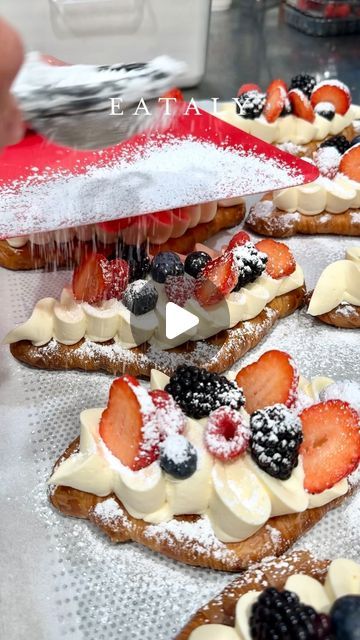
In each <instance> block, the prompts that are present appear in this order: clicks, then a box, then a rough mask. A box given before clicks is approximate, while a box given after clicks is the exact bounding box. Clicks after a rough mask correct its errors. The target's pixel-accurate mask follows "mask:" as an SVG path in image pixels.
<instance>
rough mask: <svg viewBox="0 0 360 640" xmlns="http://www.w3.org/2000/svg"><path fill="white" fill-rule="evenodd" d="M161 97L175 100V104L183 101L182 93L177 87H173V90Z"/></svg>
mask: <svg viewBox="0 0 360 640" xmlns="http://www.w3.org/2000/svg"><path fill="white" fill-rule="evenodd" d="M161 97H162V98H176V101H177V102H183V101H184V95H183V92H182V91H181V89H179V88H178V87H173V89H169V91H167V92H166V93H164V94H163V95H162V96H161Z"/></svg>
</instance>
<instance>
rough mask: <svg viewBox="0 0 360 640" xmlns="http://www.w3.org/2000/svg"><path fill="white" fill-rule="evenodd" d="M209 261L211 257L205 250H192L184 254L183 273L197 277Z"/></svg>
mask: <svg viewBox="0 0 360 640" xmlns="http://www.w3.org/2000/svg"><path fill="white" fill-rule="evenodd" d="M210 261H211V258H210V256H209V254H208V253H206V251H193V252H192V253H189V255H187V256H186V259H185V263H184V269H185V273H188V274H189V275H190V276H193V278H197V277H198V275H199V274H200V273H201V271H202V270H203V268H204V267H205V265H206V264H207V263H208V262H210Z"/></svg>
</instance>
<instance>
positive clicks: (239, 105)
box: [236, 90, 266, 120]
mask: <svg viewBox="0 0 360 640" xmlns="http://www.w3.org/2000/svg"><path fill="white" fill-rule="evenodd" d="M265 99H266V98H265V94H264V93H260V92H259V91H257V90H256V91H246V92H245V93H241V94H240V95H239V96H238V97H237V98H236V113H237V114H238V115H239V116H242V117H243V118H247V119H249V120H254V119H255V118H258V117H259V116H260V115H261V113H262V110H263V108H264V105H265Z"/></svg>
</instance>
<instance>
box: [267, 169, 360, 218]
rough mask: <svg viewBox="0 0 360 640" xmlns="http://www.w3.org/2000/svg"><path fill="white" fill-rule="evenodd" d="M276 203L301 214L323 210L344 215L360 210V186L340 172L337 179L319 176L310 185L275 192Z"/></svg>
mask: <svg viewBox="0 0 360 640" xmlns="http://www.w3.org/2000/svg"><path fill="white" fill-rule="evenodd" d="M273 202H274V204H275V206H276V207H277V208H278V209H281V210H282V211H290V212H293V211H298V212H299V213H302V214H303V215H306V216H315V215H318V214H319V213H322V212H323V211H327V212H328V213H333V214H337V213H343V212H344V211H347V210H348V209H356V208H359V207H360V183H359V182H355V180H350V179H349V178H347V177H346V176H345V175H342V174H340V173H339V174H338V175H337V176H336V177H335V178H334V180H329V179H327V178H324V177H323V176H320V177H319V178H317V179H316V180H315V181H314V182H311V183H309V184H304V185H301V186H299V187H290V188H289V189H281V190H280V191H275V192H274V194H273Z"/></svg>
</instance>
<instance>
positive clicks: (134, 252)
mask: <svg viewBox="0 0 360 640" xmlns="http://www.w3.org/2000/svg"><path fill="white" fill-rule="evenodd" d="M119 257H120V258H122V259H123V260H126V262H127V263H128V265H129V280H130V282H133V280H144V279H145V278H146V276H147V274H148V273H149V271H150V267H151V260H150V258H149V256H148V254H147V246H146V242H143V243H142V244H140V245H136V244H123V245H121V246H120V250H119Z"/></svg>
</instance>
